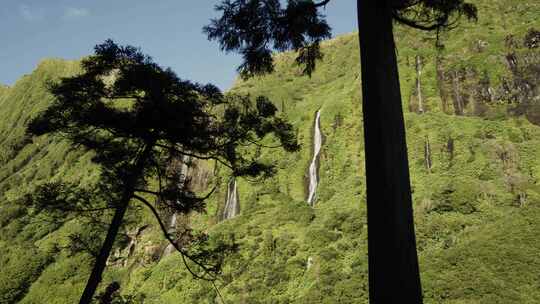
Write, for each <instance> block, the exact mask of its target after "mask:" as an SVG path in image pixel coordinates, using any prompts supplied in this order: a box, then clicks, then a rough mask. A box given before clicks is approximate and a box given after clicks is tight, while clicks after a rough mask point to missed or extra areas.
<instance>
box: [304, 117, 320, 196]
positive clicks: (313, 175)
mask: <svg viewBox="0 0 540 304" xmlns="http://www.w3.org/2000/svg"><path fill="white" fill-rule="evenodd" d="M321 146H322V133H321V110H318V111H317V115H316V116H315V126H314V132H313V159H312V160H311V164H310V165H309V188H308V198H307V202H308V203H309V204H310V205H312V206H313V205H314V202H315V193H316V191H317V186H318V184H319V176H318V165H319V154H320V152H321Z"/></svg>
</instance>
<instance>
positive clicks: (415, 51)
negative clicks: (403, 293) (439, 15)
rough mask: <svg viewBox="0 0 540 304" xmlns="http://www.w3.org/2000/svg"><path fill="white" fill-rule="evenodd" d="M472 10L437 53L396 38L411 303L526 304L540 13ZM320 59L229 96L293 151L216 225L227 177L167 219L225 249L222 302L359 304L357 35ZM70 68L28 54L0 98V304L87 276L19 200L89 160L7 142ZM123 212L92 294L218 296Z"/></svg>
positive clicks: (84, 256)
mask: <svg viewBox="0 0 540 304" xmlns="http://www.w3.org/2000/svg"><path fill="white" fill-rule="evenodd" d="M475 3H477V5H478V6H479V13H480V19H479V21H478V23H476V24H475V23H465V24H463V25H462V26H461V27H459V28H457V29H455V30H453V31H452V32H450V33H444V34H443V35H442V36H441V38H442V40H441V42H442V43H443V44H444V46H445V47H444V49H437V48H436V47H435V41H434V39H433V36H432V35H427V34H422V33H418V32H416V31H412V30H410V29H402V28H399V29H398V30H397V32H396V40H397V43H398V59H399V64H400V78H401V86H402V94H403V101H404V108H405V109H406V111H405V112H406V113H405V119H406V127H407V142H408V151H409V159H410V170H411V178H412V187H413V200H414V211H415V223H416V232H417V243H418V248H419V255H420V268H421V273H422V284H423V289H424V296H425V303H452V304H457V303H539V302H540V272H538V271H537V270H538V269H540V255H539V252H540V241H539V240H538V235H540V85H539V83H540V42H538V43H537V44H536V45H535V44H534V41H535V40H534V39H533V38H534V37H537V36H535V35H538V37H539V38H538V39H539V40H536V41H540V34H535V33H538V30H540V3H539V2H538V1H520V0H496V1H487V0H477V1H475ZM532 29H536V32H535V31H534V30H532ZM531 37H532V38H531ZM531 43H533V44H531ZM322 49H323V52H324V60H323V62H321V63H320V64H319V65H318V67H317V70H316V71H315V73H314V74H313V76H312V77H311V78H308V77H301V76H299V75H300V68H298V67H296V66H295V65H294V55H293V54H290V53H285V54H276V58H277V66H276V72H275V73H273V74H272V75H269V76H265V77H260V78H255V79H251V80H248V81H238V82H237V83H236V85H235V86H234V88H233V89H232V90H231V91H232V92H238V93H249V94H251V95H252V96H256V95H259V94H263V95H267V96H268V97H270V99H271V100H273V101H274V103H275V104H276V106H277V107H278V108H279V110H280V112H281V115H284V116H285V117H287V118H288V119H289V120H290V121H291V122H292V123H293V124H294V126H295V127H296V128H297V129H298V139H299V141H300V142H301V143H302V149H301V150H300V151H299V152H297V153H293V154H287V153H285V152H282V151H280V150H278V149H276V150H264V149H263V150H262V151H261V153H262V156H263V157H264V158H266V159H267V160H269V161H272V162H274V163H276V164H277V167H278V172H277V174H276V176H274V177H272V178H270V179H267V180H264V181H250V180H238V194H239V201H240V205H241V213H240V215H239V216H237V217H235V218H233V219H230V220H226V221H223V222H220V221H219V218H220V216H221V212H222V210H223V208H224V201H225V196H226V191H227V190H226V188H227V187H226V181H227V178H228V172H226V170H224V169H223V168H221V169H220V170H219V171H218V174H219V176H220V178H218V179H217V180H218V181H220V189H219V191H217V192H216V193H215V194H214V195H213V197H212V198H211V199H210V201H209V205H208V212H207V213H206V214H193V215H191V216H189V217H180V220H179V221H178V222H177V224H176V226H177V227H178V229H179V230H181V228H182V227H183V225H185V224H186V223H189V224H191V225H192V226H194V227H196V228H198V229H201V230H205V231H208V232H209V233H210V235H211V239H213V238H223V237H225V238H233V239H234V240H235V241H236V242H237V243H238V245H239V250H238V252H237V253H235V254H233V255H231V256H230V257H229V258H228V259H227V260H226V263H225V265H224V269H223V275H222V276H221V278H220V280H219V281H217V282H216V286H217V288H218V289H219V291H220V293H221V295H222V297H223V299H224V300H225V302H226V303H249V304H251V303H367V284H368V282H367V239H366V237H367V226H366V216H365V212H366V210H365V204H364V202H365V189H364V185H365V181H364V164H363V161H364V159H363V138H362V134H363V132H362V115H361V113H362V112H361V110H362V109H361V100H360V84H359V71H360V67H359V52H358V41H357V38H356V34H348V35H343V36H340V37H337V38H335V39H333V40H330V41H327V42H325V43H323V46H322ZM417 58H419V59H418V60H419V61H420V62H421V65H420V67H419V72H420V73H417V70H418V69H417V66H418V65H417V64H416V62H417V61H418V60H417ZM78 71H79V67H78V63H77V62H70V61H63V60H56V59H55V60H45V61H43V62H41V63H40V64H39V65H38V67H37V68H36V70H35V71H34V72H33V73H32V74H30V75H27V76H24V77H23V78H21V79H20V80H19V81H18V82H17V83H16V84H15V85H13V86H12V87H9V88H5V87H0V143H1V144H0V246H2V248H4V251H3V252H2V254H1V255H0V269H1V271H0V303H2V304H4V303H59V304H60V303H74V302H76V301H77V299H78V296H79V295H80V293H81V290H82V288H83V287H84V284H85V281H86V279H87V276H88V273H89V269H90V266H91V260H92V257H91V255H90V254H89V252H88V251H87V250H84V249H83V248H72V246H69V244H70V236H71V237H72V236H73V235H82V236H85V235H93V234H92V232H91V231H89V229H88V226H87V225H85V222H84V220H73V221H69V222H67V223H65V224H59V223H55V222H51V221H50V220H49V219H48V218H47V216H45V215H42V214H35V213H33V211H32V210H28V209H26V208H25V206H24V201H23V200H22V199H21V197H22V196H23V195H24V194H25V193H28V192H31V191H32V190H33V189H34V187H35V186H36V185H38V184H39V183H42V182H44V181H47V180H51V179H52V180H68V181H78V182H80V183H81V184H83V185H92V183H93V181H95V179H96V177H97V170H96V168H95V167H94V166H93V165H92V164H91V162H90V158H91V155H90V153H86V152H84V151H80V150H77V149H74V148H71V147H70V146H69V145H68V144H67V143H66V142H64V141H62V140H60V139H57V138H49V137H40V138H28V137H25V135H24V128H25V124H26V123H27V122H28V121H29V119H30V118H31V117H33V116H34V115H36V113H38V112H39V111H40V110H42V109H44V108H45V107H46V106H47V105H48V104H49V103H50V101H51V100H52V97H51V96H50V95H49V94H48V93H47V91H46V84H47V82H49V81H54V80H56V79H58V78H59V77H62V76H69V75H73V74H75V73H77V72H78ZM418 74H420V86H418V85H417V75H418ZM418 88H420V90H418ZM319 109H320V110H321V130H322V133H323V135H324V141H323V147H322V151H321V159H320V168H319V175H320V183H319V187H318V189H317V198H316V203H315V206H314V207H310V206H309V205H308V204H307V203H306V202H305V201H306V182H307V170H308V166H309V163H310V161H311V158H312V151H311V150H312V148H311V145H312V136H313V124H314V119H315V112H316V111H317V110H319ZM206 166H208V165H207V164H199V172H200V171H201V170H204V169H200V168H204V167H206ZM193 172H195V173H193V174H194V175H195V174H196V173H197V170H194V171H193ZM200 183H201V184H202V186H201V187H204V184H205V182H204V179H201V182H200ZM129 216H130V223H129V224H128V225H126V227H125V229H124V233H125V234H126V238H124V240H123V241H119V242H118V244H117V245H116V248H115V254H114V257H113V258H111V261H110V265H109V267H108V268H107V270H106V278H105V281H104V283H103V284H102V288H104V287H105V286H106V285H107V284H108V283H110V282H112V281H118V282H120V285H121V294H122V295H123V297H124V300H126V301H127V300H130V301H131V303H220V299H219V296H218V294H217V293H216V291H215V289H214V287H213V286H212V284H210V283H209V282H204V281H197V280H195V279H193V278H192V277H191V276H190V275H189V273H188V272H187V270H186V269H185V268H184V265H183V263H182V261H181V258H180V257H179V256H177V255H175V254H171V255H163V251H164V249H165V246H166V243H165V241H164V240H163V237H162V236H161V235H160V232H159V231H158V228H157V225H156V222H155V221H153V219H152V218H151V216H150V215H149V214H148V213H147V212H146V211H144V210H139V209H137V208H133V209H132V210H130V213H129ZM126 239H127V240H129V241H126ZM130 246H133V247H130Z"/></svg>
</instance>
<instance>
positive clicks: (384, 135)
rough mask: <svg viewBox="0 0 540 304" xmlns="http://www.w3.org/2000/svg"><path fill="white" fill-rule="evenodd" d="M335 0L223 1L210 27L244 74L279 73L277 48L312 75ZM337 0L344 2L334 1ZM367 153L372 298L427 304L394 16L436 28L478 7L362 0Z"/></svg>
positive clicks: (445, 0) (449, 1)
mask: <svg viewBox="0 0 540 304" xmlns="http://www.w3.org/2000/svg"><path fill="white" fill-rule="evenodd" d="M331 1H332V0H321V1H320V2H315V1H312V0H288V1H287V5H286V6H285V7H282V5H281V3H280V1H279V0H235V1H232V0H224V1H222V2H221V4H220V5H218V6H216V10H218V11H220V12H221V13H222V15H221V17H220V18H219V19H214V20H212V21H211V24H210V25H209V26H207V27H205V29H204V31H205V32H206V34H207V35H208V38H209V39H215V40H218V41H219V42H220V45H221V48H222V50H225V51H237V52H239V53H241V54H242V56H243V59H244V62H243V63H242V65H241V66H240V67H239V71H240V73H241V75H242V76H244V77H249V76H252V75H256V74H264V73H268V72H271V71H272V70H273V61H272V57H271V50H272V49H276V50H295V51H298V57H297V58H296V62H297V63H298V64H299V65H301V66H303V67H304V73H305V74H307V75H311V73H312V72H313V70H314V68H315V63H316V60H317V59H320V58H322V53H321V51H320V48H319V42H320V41H321V40H322V39H325V38H328V37H329V36H330V27H329V26H328V24H327V23H326V21H325V19H324V16H322V15H321V14H320V12H319V9H320V8H323V7H325V6H326V5H327V4H328V3H330V2H331ZM336 2H338V1H336ZM357 8H358V12H357V16H358V27H359V40H360V55H361V56H360V58H361V70H362V71H361V72H362V104H363V116H364V140H365V152H366V153H365V156H366V160H365V161H366V180H367V210H368V215H367V217H368V255H369V294H370V302H371V303H378V304H379V303H421V302H422V289H421V284H420V275H419V268H418V257H417V252H416V241H415V234H414V223H413V212H412V198H411V187H410V178H409V168H408V158H407V146H406V142H405V126H404V120H403V110H402V102H401V92H400V86H399V76H398V68H397V60H396V53H395V44H394V36H393V23H394V21H396V22H398V23H401V24H405V25H407V26H411V27H414V28H417V29H421V30H427V31H436V32H437V34H438V33H439V31H440V30H443V29H448V28H451V27H453V26H455V25H456V23H457V21H458V20H459V18H460V17H461V16H463V15H465V16H467V17H469V18H476V8H475V7H474V6H473V5H471V4H468V3H466V2H465V1H463V0H357Z"/></svg>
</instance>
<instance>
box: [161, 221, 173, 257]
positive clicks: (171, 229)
mask: <svg viewBox="0 0 540 304" xmlns="http://www.w3.org/2000/svg"><path fill="white" fill-rule="evenodd" d="M168 228H169V231H167V232H168V233H169V234H172V235H174V233H175V232H176V213H173V215H172V217H171V222H170V223H169V227H168ZM173 251H174V246H173V245H172V244H168V245H167V247H166V248H165V251H164V252H163V256H167V255H169V254H171V253H172V252H173Z"/></svg>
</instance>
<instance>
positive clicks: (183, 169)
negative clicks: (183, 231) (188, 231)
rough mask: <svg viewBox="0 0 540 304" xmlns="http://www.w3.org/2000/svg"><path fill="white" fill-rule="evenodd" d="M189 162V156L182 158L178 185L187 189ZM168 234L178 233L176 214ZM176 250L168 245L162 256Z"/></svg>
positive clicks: (173, 216)
mask: <svg viewBox="0 0 540 304" xmlns="http://www.w3.org/2000/svg"><path fill="white" fill-rule="evenodd" d="M189 160H190V159H189V157H188V156H184V157H182V162H181V164H180V174H179V176H180V178H179V181H178V184H179V185H180V187H182V188H183V187H186V185H185V183H186V179H187V176H188V170H189V167H188V165H187V164H188V163H189ZM167 233H169V234H170V235H174V234H175V233H176V212H173V214H172V216H171V221H170V223H169V227H168V231H167ZM174 250H175V249H174V246H173V245H172V244H168V245H167V247H166V248H165V251H163V255H162V256H167V255H169V254H171V253H172V252H173V251H174Z"/></svg>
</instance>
